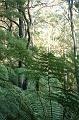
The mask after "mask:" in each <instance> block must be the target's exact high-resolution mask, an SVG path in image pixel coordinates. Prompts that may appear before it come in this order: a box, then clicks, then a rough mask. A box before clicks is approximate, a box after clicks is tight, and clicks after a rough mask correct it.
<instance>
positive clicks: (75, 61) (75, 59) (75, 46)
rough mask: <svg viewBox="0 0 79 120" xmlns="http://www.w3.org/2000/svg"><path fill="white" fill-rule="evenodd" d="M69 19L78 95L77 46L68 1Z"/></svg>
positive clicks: (70, 3)
mask: <svg viewBox="0 0 79 120" xmlns="http://www.w3.org/2000/svg"><path fill="white" fill-rule="evenodd" d="M69 15H70V16H69V18H70V27H71V34H72V39H73V47H74V67H75V78H76V82H77V91H78V93H79V76H78V67H77V45H76V38H75V31H74V24H73V0H69Z"/></svg>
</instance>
